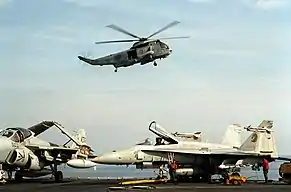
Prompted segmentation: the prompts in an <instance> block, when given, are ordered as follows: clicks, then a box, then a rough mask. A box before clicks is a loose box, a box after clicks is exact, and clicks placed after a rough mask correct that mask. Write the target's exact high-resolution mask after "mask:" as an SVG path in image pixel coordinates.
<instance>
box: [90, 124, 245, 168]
mask: <svg viewBox="0 0 291 192" xmlns="http://www.w3.org/2000/svg"><path fill="white" fill-rule="evenodd" d="M241 129H242V127H241V126H239V125H231V126H229V127H228V128H227V131H226V133H225V135H224V137H223V138H222V141H221V143H220V144H219V143H208V142H202V140H201V132H196V133H178V132H175V133H168V132H167V131H166V130H165V129H164V128H162V127H161V126H159V125H158V124H157V123H156V122H155V121H153V122H152V123H151V124H150V126H149V130H150V131H151V132H153V133H154V134H155V135H157V136H158V137H157V139H156V144H155V145H153V143H152V142H151V141H150V140H149V139H148V138H147V139H146V140H145V141H144V142H142V143H138V144H137V145H135V146H133V147H131V148H128V149H123V150H117V151H116V150H113V151H112V152H110V153H105V154H103V155H101V156H98V157H96V158H94V159H92V161H93V162H95V163H99V164H112V165H127V166H128V165H135V166H136V168H137V169H156V168H159V167H160V166H161V165H164V164H167V163H168V159H167V158H165V157H162V156H160V154H157V155H155V154H154V155H152V154H148V153H145V152H143V150H154V149H158V148H159V147H167V146H175V147H177V148H179V147H186V146H187V147H190V148H192V149H200V148H201V147H204V148H207V147H210V148H233V147H239V146H240V144H241V139H240V133H241ZM185 138H186V139H185ZM162 140H164V142H163V141H162Z"/></svg>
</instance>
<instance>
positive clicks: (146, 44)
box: [133, 42, 149, 48]
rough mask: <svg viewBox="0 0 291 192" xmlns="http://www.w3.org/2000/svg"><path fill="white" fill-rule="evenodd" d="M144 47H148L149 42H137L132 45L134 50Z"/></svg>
mask: <svg viewBox="0 0 291 192" xmlns="http://www.w3.org/2000/svg"><path fill="white" fill-rule="evenodd" d="M146 46H149V42H146V43H140V42H137V43H135V44H133V47H134V48H141V47H146Z"/></svg>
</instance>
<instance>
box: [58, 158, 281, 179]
mask: <svg viewBox="0 0 291 192" xmlns="http://www.w3.org/2000/svg"><path fill="white" fill-rule="evenodd" d="M282 163H283V162H282V161H278V162H271V163H270V164H269V165H270V170H269V174H268V177H269V179H271V180H274V181H278V180H279V178H280V176H279V167H280V165H281V164H282ZM59 170H61V171H63V176H64V178H79V179H116V178H124V179H128V178H129V179H130V178H138V179H143V178H154V177H156V176H157V173H158V170H155V169H144V170H140V169H136V168H135V166H128V167H127V166H124V165H97V166H96V167H94V168H89V169H75V168H70V167H68V166H67V165H64V166H59ZM240 174H241V175H242V176H244V177H247V179H248V180H264V176H263V171H262V169H260V171H253V170H252V169H251V168H250V167H245V168H241V170H240Z"/></svg>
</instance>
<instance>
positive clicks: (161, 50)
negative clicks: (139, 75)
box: [78, 21, 190, 72]
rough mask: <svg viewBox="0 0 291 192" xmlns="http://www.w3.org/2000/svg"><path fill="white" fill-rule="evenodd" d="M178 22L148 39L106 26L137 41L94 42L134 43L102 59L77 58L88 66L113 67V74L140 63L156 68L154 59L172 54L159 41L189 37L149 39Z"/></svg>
mask: <svg viewBox="0 0 291 192" xmlns="http://www.w3.org/2000/svg"><path fill="white" fill-rule="evenodd" d="M179 23H180V22H179V21H173V22H171V23H169V24H168V25H166V26H165V27H163V28H161V29H160V30H158V31H156V32H155V33H153V34H151V35H149V36H148V37H146V38H144V37H138V36H137V35H134V34H132V33H130V32H128V31H126V30H124V29H122V28H120V27H118V26H116V25H114V24H111V25H108V26H106V27H109V28H111V29H114V30H116V31H119V32H122V33H124V34H127V35H129V36H131V37H134V38H137V39H128V40H113V41H100V42H95V43H96V44H104V43H120V42H134V41H137V42H136V43H134V44H133V45H132V46H131V47H130V48H129V49H128V50H125V51H120V52H117V53H113V54H110V55H107V56H104V57H100V58H97V59H89V58H86V57H83V56H78V58H79V59H80V60H81V61H84V62H86V63H88V64H90V65H99V66H103V65H113V66H114V67H115V70H114V71H115V72H117V69H118V68H119V67H128V66H132V65H134V64H137V63H140V64H141V65H144V64H147V63H150V62H153V64H154V66H157V63H156V59H162V58H166V57H168V56H169V55H170V54H171V53H172V49H171V48H170V47H169V46H168V45H167V44H166V43H164V42H162V41H161V39H181V38H189V37H190V36H181V37H164V38H159V39H150V38H151V37H153V36H154V35H157V34H158V33H161V32H162V31H164V30H166V29H168V28H170V27H173V26H174V25H177V24H179Z"/></svg>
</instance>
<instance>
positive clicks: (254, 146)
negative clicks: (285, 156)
mask: <svg viewBox="0 0 291 192" xmlns="http://www.w3.org/2000/svg"><path fill="white" fill-rule="evenodd" d="M272 128H273V121H269V120H263V121H262V122H261V124H260V125H259V126H258V127H251V126H248V127H246V128H245V129H246V130H247V131H250V132H252V133H251V135H250V136H249V137H248V138H247V139H246V140H245V141H244V142H243V144H242V145H241V146H240V149H241V150H243V151H251V152H255V153H258V154H260V155H269V156H271V157H274V158H275V157H278V152H277V147H276V141H275V137H274V134H273V132H274V131H273V130H272Z"/></svg>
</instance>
